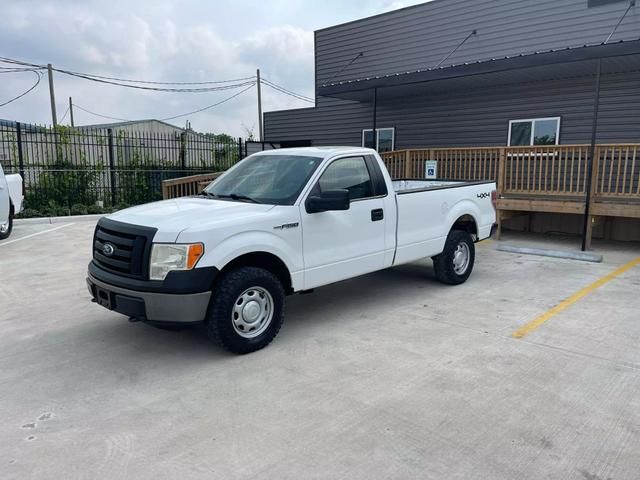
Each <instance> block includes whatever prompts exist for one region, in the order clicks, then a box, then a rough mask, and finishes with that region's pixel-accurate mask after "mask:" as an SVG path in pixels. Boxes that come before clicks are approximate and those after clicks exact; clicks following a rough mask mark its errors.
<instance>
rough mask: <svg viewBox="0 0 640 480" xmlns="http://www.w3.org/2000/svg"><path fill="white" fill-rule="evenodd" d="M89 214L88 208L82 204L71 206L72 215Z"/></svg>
mask: <svg viewBox="0 0 640 480" xmlns="http://www.w3.org/2000/svg"><path fill="white" fill-rule="evenodd" d="M87 213H89V211H88V209H87V206H86V205H82V204H81V203H76V204H74V205H72V206H71V215H86V214H87Z"/></svg>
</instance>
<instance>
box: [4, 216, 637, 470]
mask: <svg viewBox="0 0 640 480" xmlns="http://www.w3.org/2000/svg"><path fill="white" fill-rule="evenodd" d="M92 230H93V223H91V222H78V223H73V224H70V223H60V224H53V225H50V224H37V225H25V224H19V225H16V228H15V230H14V233H13V235H12V237H11V238H10V239H9V240H7V241H4V242H0V326H1V328H2V334H1V335H0V424H1V425H2V426H1V428H0V478H3V479H13V478H15V479H24V478H38V479H40V478H136V479H138V478H149V479H164V478H166V479H169V478H206V479H213V478H223V479H230V478H242V479H245V478H246V479H251V478H267V479H268V478H273V479H289V478H290V479H307V478H323V479H324V478H332V479H334V478H345V479H373V478H376V479H377V478H408V479H409V478H410V479H415V478H421V479H465V480H468V479H514V478H518V479H542V478H550V479H558V478H562V479H573V478H575V479H583V480H584V479H586V480H605V479H615V480H622V479H630V480H631V479H638V478H639V477H640V473H639V472H640V348H639V346H640V265H636V266H629V264H628V262H630V261H633V260H634V259H636V258H638V257H639V256H640V248H639V247H638V245H637V244H635V245H634V244H628V245H624V244H615V245H610V244H598V243H596V248H598V250H599V252H600V253H603V254H604V256H605V258H604V262H603V263H600V264H596V263H585V262H577V261H571V260H562V259H553V258H545V257H535V256H522V255H517V254H512V253H505V252H499V251H496V250H495V244H496V242H483V243H482V244H479V245H478V247H477V258H476V267H475V270H474V272H473V274H472V276H471V278H470V279H469V281H468V282H467V283H466V284H464V285H461V286H458V287H449V286H444V285H441V284H439V283H437V282H436V281H435V280H434V278H433V271H432V267H431V262H426V261H425V262H424V263H421V264H412V265H407V266H403V267H398V268H394V269H390V270H387V271H383V272H379V273H375V274H372V275H367V276H365V277H361V278H357V279H353V280H350V281H346V282H342V283H340V284H336V285H332V286H329V287H325V288H321V289H318V290H316V292H315V293H314V294H312V295H304V296H293V297H289V298H288V303H287V309H286V319H285V323H284V325H283V328H282V330H281V332H280V334H279V336H278V337H277V338H276V340H275V341H274V342H273V343H272V344H271V345H270V346H269V347H268V348H266V349H265V350H262V351H259V352H257V353H254V354H250V355H247V356H234V355H231V354H228V353H226V352H224V351H222V350H220V349H219V348H217V347H215V346H213V345H211V344H210V343H209V342H208V340H207V339H206V338H205V336H204V334H203V332H201V331H200V330H198V329H195V330H188V331H183V332H166V331H161V330H157V329H154V328H152V327H149V326H147V325H143V324H139V323H136V324H131V323H128V322H127V319H126V318H124V317H122V316H120V315H118V314H114V313H111V312H109V311H107V310H105V309H103V308H100V307H98V306H96V305H94V304H92V303H90V301H89V298H88V293H87V290H86V286H85V270H86V264H87V262H88V261H89V256H90V244H91V235H92ZM510 241H512V242H513V243H516V244H517V243H518V242H520V243H528V244H531V243H532V242H534V243H535V242H536V241H537V240H536V239H531V238H528V239H527V238H521V237H512V238H511V239H510ZM574 243H575V241H574ZM542 244H546V246H549V242H546V243H542ZM625 265H627V266H626V267H625V268H624V269H622V270H618V271H616V270H617V269H619V268H620V267H621V266H625ZM612 272H615V273H616V275H614V276H612V277H611V278H608V279H607V280H606V282H604V281H603V282H601V285H597V286H596V287H594V286H593V283H594V282H596V281H598V280H599V279H602V278H603V277H606V276H607V275H609V274H611V273H612ZM580 292H581V293H580ZM576 293H580V295H577V297H579V298H575V297H576V295H575V294H576ZM572 296H573V297H572ZM566 299H569V301H568V302H565V303H562V302H563V301H564V300H566ZM558 305H560V306H561V307H560V308H557V306H558ZM554 307H556V309H555V310H552V311H551V312H550V309H554ZM549 312H550V313H549ZM540 319H542V320H540ZM527 326H529V327H527ZM523 328H525V330H524V332H525V334H524V335H522V338H514V336H513V334H514V333H515V332H523Z"/></svg>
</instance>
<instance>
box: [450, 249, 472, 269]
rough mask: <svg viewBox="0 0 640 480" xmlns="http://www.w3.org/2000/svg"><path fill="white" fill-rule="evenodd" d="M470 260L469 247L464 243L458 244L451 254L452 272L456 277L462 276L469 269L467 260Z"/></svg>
mask: <svg viewBox="0 0 640 480" xmlns="http://www.w3.org/2000/svg"><path fill="white" fill-rule="evenodd" d="M470 258H471V252H470V251H469V245H467V244H466V243H464V242H460V243H459V244H458V246H457V247H456V250H455V251H454V252H453V271H454V272H456V274H457V275H462V274H463V273H464V272H466V271H467V268H468V267H469V259H470Z"/></svg>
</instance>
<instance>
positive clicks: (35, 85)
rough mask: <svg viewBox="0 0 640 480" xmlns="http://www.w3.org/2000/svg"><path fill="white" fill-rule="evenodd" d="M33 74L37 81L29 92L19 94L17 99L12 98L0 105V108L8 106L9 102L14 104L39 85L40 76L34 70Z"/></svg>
mask: <svg viewBox="0 0 640 480" xmlns="http://www.w3.org/2000/svg"><path fill="white" fill-rule="evenodd" d="M33 73H35V74H36V76H37V77H38V79H37V80H36V83H34V84H33V86H32V87H31V88H30V89H29V90H27V91H25V92H23V93H21V94H20V95H18V96H17V97H14V98H12V99H11V100H9V101H7V102H4V103H0V107H4V106H5V105H9V104H10V103H11V102H15V101H16V100H18V99H19V98H22V97H24V96H25V95H26V94H27V93H29V92H30V91H31V90H33V89H34V88H36V87H37V86H38V85H39V84H40V80H41V79H42V75H40V72H38V71H35V70H34V71H33Z"/></svg>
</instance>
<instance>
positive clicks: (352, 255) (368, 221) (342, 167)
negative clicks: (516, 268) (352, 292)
mask: <svg viewBox="0 0 640 480" xmlns="http://www.w3.org/2000/svg"><path fill="white" fill-rule="evenodd" d="M334 189H346V190H348V191H349V198H350V206H349V209H348V210H340V211H326V212H315V213H308V212H307V209H306V206H305V203H306V199H305V202H302V204H301V205H300V215H301V219H302V235H303V253H304V266H305V273H304V284H305V289H310V288H315V287H318V286H321V285H326V284H329V283H333V282H337V281H340V280H344V279H347V278H351V277H355V276H357V275H362V274H365V273H369V272H373V271H376V270H380V269H382V268H384V254H385V221H386V220H385V214H384V213H385V212H384V210H383V207H384V196H383V195H376V191H375V185H374V182H373V181H372V174H371V172H370V171H369V168H368V166H367V162H366V161H365V159H364V157H362V156H356V157H344V158H338V159H335V160H333V161H332V162H331V163H329V165H327V166H326V167H325V169H324V171H323V172H322V174H321V176H320V178H319V179H318V181H317V182H316V184H315V185H314V187H313V188H312V189H311V191H310V193H309V194H308V197H309V196H312V195H317V194H318V193H320V192H322V191H326V190H334ZM308 197H307V198H308Z"/></svg>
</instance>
